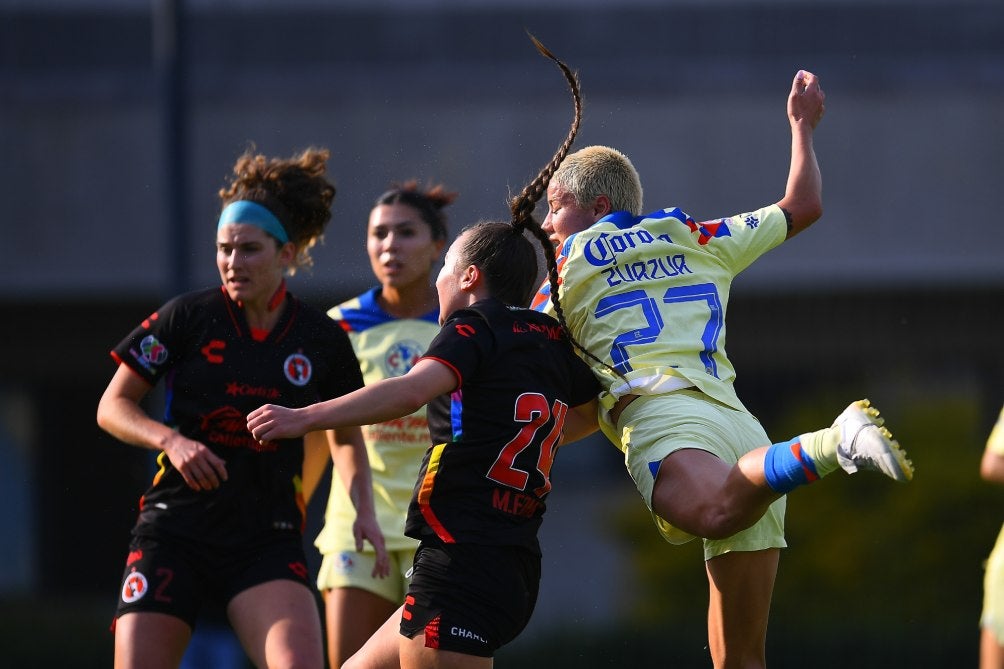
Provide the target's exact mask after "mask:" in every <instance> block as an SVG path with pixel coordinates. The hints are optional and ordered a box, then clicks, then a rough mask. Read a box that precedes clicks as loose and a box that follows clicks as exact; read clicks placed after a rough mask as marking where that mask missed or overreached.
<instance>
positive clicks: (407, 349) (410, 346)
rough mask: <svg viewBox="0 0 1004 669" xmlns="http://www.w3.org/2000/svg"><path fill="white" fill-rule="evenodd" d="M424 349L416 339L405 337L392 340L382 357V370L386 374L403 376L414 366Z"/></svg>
mask: <svg viewBox="0 0 1004 669" xmlns="http://www.w3.org/2000/svg"><path fill="white" fill-rule="evenodd" d="M423 353H425V350H424V349H423V348H422V345H421V344H419V343H418V342H417V341H412V340H410V339H406V340H404V341H399V342H394V343H393V344H391V346H390V347H389V348H388V349H387V354H386V355H385V356H384V359H383V367H384V372H385V373H386V375H387V376H404V375H405V374H407V373H408V371H409V370H411V368H412V367H414V366H415V362H417V361H418V359H419V358H421V357H422V354H423Z"/></svg>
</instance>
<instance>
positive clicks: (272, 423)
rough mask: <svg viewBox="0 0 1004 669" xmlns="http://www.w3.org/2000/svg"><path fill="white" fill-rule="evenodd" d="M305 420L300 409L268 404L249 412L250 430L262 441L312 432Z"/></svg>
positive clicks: (288, 437)
mask: <svg viewBox="0 0 1004 669" xmlns="http://www.w3.org/2000/svg"><path fill="white" fill-rule="evenodd" d="M305 422H306V421H305V419H304V418H303V412H302V411H300V410H299V409H290V408H288V407H281V406H278V405H276V404H266V405H264V406H260V407H258V408H257V409H255V410H254V411H252V412H251V413H249V414H248V431H249V432H251V434H252V435H254V438H255V439H257V440H258V441H260V442H266V441H271V440H275V439H290V438H293V437H302V436H303V435H304V434H306V433H307V432H310V430H309V429H308V427H307V426H306V424H305Z"/></svg>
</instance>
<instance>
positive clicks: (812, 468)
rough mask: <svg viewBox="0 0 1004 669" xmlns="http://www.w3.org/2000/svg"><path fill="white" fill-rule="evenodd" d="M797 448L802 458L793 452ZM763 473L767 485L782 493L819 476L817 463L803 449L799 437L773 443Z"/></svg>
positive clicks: (766, 457)
mask: <svg viewBox="0 0 1004 669" xmlns="http://www.w3.org/2000/svg"><path fill="white" fill-rule="evenodd" d="M793 446H794V447H795V448H793ZM795 450H797V452H798V454H799V455H800V456H801V459H799V456H796V455H795V453H794V452H793V451H795ZM807 470H808V471H807ZM763 473H764V476H765V477H766V478H767V485H769V486H770V487H771V489H773V490H774V491H775V492H778V493H781V494H782V495H784V494H786V493H789V492H791V491H792V490H794V489H795V488H797V487H798V486H801V485H805V484H807V483H811V482H812V481H815V480H816V479H817V478H819V476H818V475H817V474H816V465H815V463H814V462H813V461H812V458H810V457H809V456H808V454H806V452H805V451H803V450H802V444H801V441H800V440H799V438H798V437H795V438H794V439H791V440H790V441H784V442H781V443H778V444H771V446H770V448H768V449H767V454H766V455H765V456H764V459H763Z"/></svg>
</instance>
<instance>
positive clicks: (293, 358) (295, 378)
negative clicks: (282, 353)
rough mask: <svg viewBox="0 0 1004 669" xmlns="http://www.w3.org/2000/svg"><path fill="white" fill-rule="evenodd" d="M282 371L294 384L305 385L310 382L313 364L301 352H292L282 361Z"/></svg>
mask: <svg viewBox="0 0 1004 669" xmlns="http://www.w3.org/2000/svg"><path fill="white" fill-rule="evenodd" d="M282 371H283V373H284V374H285V375H286V378H287V379H288V380H289V382H290V383H292V384H293V385H294V386H305V385H307V384H308V383H310V377H311V375H312V374H313V372H314V366H313V365H312V364H311V362H310V358H308V357H307V356H305V355H304V354H302V353H293V354H292V355H290V356H289V357H288V358H286V361H285V362H284V363H282Z"/></svg>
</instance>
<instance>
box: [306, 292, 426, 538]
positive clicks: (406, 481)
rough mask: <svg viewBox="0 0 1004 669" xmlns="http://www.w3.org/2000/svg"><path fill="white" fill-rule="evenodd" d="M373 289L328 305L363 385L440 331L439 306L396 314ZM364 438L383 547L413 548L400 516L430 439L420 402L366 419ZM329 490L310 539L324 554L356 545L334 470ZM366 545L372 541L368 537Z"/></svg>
mask: <svg viewBox="0 0 1004 669" xmlns="http://www.w3.org/2000/svg"><path fill="white" fill-rule="evenodd" d="M378 291H379V288H373V289H371V290H369V291H367V292H366V293H363V294H362V295H360V296H359V297H356V298H353V299H351V300H348V301H347V302H344V303H342V304H340V305H338V306H337V307H334V308H332V309H331V310H330V311H328V315H329V316H331V318H333V319H335V320H336V321H338V322H339V323H340V324H341V326H342V328H343V329H345V331H346V332H348V333H349V339H350V340H351V341H352V347H353V348H354V349H355V352H356V357H358V358H359V365H360V368H361V369H362V373H363V381H364V382H365V384H366V385H370V384H372V383H375V382H377V381H379V380H381V379H385V378H388V377H392V376H401V375H402V374H405V373H406V372H407V371H408V370H409V369H411V368H412V366H413V365H414V364H415V362H416V361H417V360H418V359H419V358H420V357H421V356H422V355H423V354H424V353H425V350H426V348H428V346H429V342H431V341H432V339H433V337H435V336H436V334H438V333H439V310H438V309H437V310H435V311H430V312H429V313H427V314H425V315H424V316H423V317H422V318H420V319H415V318H405V319H397V318H394V317H393V316H391V315H390V314H388V313H386V312H384V311H383V310H382V309H381V308H380V307H379V306H378V305H377V302H376V296H377V292H378ZM363 438H364V439H365V441H366V450H367V451H368V453H369V460H370V468H371V469H372V470H373V497H374V501H375V503H376V512H377V521H378V522H379V523H380V529H381V530H383V534H384V538H385V539H386V542H387V549H388V550H402V549H411V548H415V547H416V546H417V545H418V544H417V542H416V541H415V540H414V539H411V538H409V537H406V536H404V520H405V516H406V515H407V512H408V504H409V503H410V502H411V495H412V492H413V490H414V487H415V480H416V479H417V478H418V470H419V467H420V466H421V464H422V457H423V456H424V454H425V451H426V450H427V449H428V448H429V446H430V444H431V442H430V440H429V424H428V422H427V421H426V418H425V407H422V408H421V409H419V410H418V411H416V412H415V413H413V414H411V415H410V416H405V417H404V418H398V419H396V420H391V421H388V422H386V423H379V424H377V425H366V426H364V427H363ZM331 490H332V492H331V494H330V495H329V496H328V506H327V510H326V511H325V514H324V528H323V529H322V530H321V532H320V534H319V535H318V536H317V540H316V541H315V542H314V545H316V546H317V548H318V549H319V550H320V551H321V553H324V554H327V553H332V552H336V551H343V550H355V541H354V539H353V538H352V523H353V522H354V521H355V517H356V512H355V508H354V507H353V506H352V503H351V501H350V500H349V496H348V494H347V493H346V491H345V486H344V485H343V484H342V481H341V479H340V478H338V476H337V475H336V476H333V477H332V488H331ZM365 550H368V551H372V550H373V547H372V546H370V545H369V544H368V543H367V544H366V548H365Z"/></svg>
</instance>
